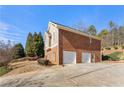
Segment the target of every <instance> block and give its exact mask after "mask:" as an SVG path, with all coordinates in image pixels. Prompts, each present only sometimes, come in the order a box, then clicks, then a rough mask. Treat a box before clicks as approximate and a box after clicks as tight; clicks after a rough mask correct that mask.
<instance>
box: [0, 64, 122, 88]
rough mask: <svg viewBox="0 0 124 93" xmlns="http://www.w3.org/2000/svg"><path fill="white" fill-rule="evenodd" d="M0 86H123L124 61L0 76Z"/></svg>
mask: <svg viewBox="0 0 124 93" xmlns="http://www.w3.org/2000/svg"><path fill="white" fill-rule="evenodd" d="M0 86H9V87H14V86H17V87H23V86H27V87H28V86H32V87H46V86H48V87H60V86H61V87H67V86H68V87H69V86H74V87H76V86H77V87H78V86H85V87H86V86H93V87H96V86H124V63H111V64H106V63H92V64H76V65H66V66H64V67H61V66H58V67H51V68H49V69H45V70H43V71H34V72H30V73H25V74H19V75H11V76H6V77H1V78H0Z"/></svg>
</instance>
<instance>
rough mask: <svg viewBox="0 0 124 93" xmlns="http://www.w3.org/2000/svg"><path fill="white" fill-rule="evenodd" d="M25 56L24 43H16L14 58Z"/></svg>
mask: <svg viewBox="0 0 124 93" xmlns="http://www.w3.org/2000/svg"><path fill="white" fill-rule="evenodd" d="M24 56H25V53H24V48H23V46H22V44H21V43H18V44H16V45H15V46H14V47H13V58H14V59H18V58H22V57H24Z"/></svg>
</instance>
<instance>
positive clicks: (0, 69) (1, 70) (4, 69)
mask: <svg viewBox="0 0 124 93" xmlns="http://www.w3.org/2000/svg"><path fill="white" fill-rule="evenodd" d="M8 72H9V69H8V68H7V67H5V66H3V67H0V76H2V75H4V74H6V73H8Z"/></svg>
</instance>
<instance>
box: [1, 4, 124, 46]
mask: <svg viewBox="0 0 124 93" xmlns="http://www.w3.org/2000/svg"><path fill="white" fill-rule="evenodd" d="M123 10H124V6H83V5H82V6H42V5H41V6H0V40H5V41H6V40H8V39H9V40H11V41H14V42H16V43H17V42H21V43H22V44H23V45H24V46H25V42H26V37H27V34H28V33H29V32H32V33H33V32H39V31H41V32H42V35H44V32H45V31H46V30H47V25H48V22H49V21H54V22H57V23H60V24H63V25H67V26H74V25H75V24H76V23H78V22H82V23H83V25H84V26H85V27H88V26H89V25H92V24H93V25H95V26H96V29H97V31H98V32H99V31H101V30H102V29H104V28H108V23H109V21H110V20H112V21H113V22H115V23H116V24H117V25H124V12H123Z"/></svg>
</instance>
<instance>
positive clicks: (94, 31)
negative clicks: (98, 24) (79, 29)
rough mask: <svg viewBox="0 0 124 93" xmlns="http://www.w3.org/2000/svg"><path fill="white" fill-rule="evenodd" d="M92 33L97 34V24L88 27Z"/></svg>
mask: <svg viewBox="0 0 124 93" xmlns="http://www.w3.org/2000/svg"><path fill="white" fill-rule="evenodd" d="M87 32H88V33H89V34H90V35H94V36H96V33H97V32H96V28H95V26H94V25H91V26H89V28H88V31H87Z"/></svg>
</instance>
